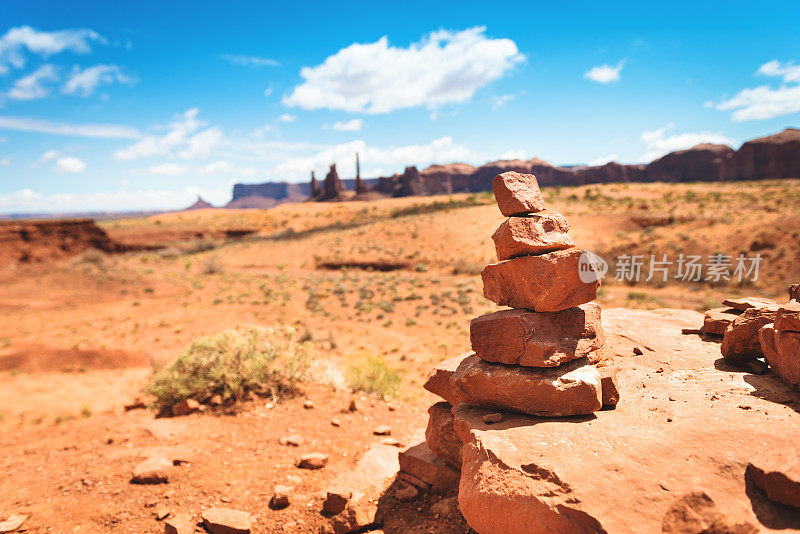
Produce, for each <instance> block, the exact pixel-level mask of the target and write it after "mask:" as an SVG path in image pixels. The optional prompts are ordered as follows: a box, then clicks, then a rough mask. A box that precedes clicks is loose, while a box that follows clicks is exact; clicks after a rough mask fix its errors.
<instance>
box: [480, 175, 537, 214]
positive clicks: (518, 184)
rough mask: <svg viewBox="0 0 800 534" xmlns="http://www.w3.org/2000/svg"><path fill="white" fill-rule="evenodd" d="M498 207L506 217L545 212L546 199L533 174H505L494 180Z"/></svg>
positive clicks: (493, 184) (493, 188)
mask: <svg viewBox="0 0 800 534" xmlns="http://www.w3.org/2000/svg"><path fill="white" fill-rule="evenodd" d="M492 190H493V191H494V198H495V199H496V200H497V207H499V208H500V212H501V213H502V214H503V215H505V216H506V217H508V216H511V215H521V214H527V213H536V212H539V211H544V209H545V206H544V198H542V192H541V191H540V190H539V184H538V183H537V182H536V177H535V176H534V175H532V174H520V173H518V172H513V171H512V172H504V173H502V174H498V175H497V176H495V177H494V180H492Z"/></svg>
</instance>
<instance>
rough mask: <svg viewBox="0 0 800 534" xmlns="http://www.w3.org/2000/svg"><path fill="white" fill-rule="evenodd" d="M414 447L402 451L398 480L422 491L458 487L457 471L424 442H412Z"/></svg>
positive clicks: (399, 458)
mask: <svg viewBox="0 0 800 534" xmlns="http://www.w3.org/2000/svg"><path fill="white" fill-rule="evenodd" d="M415 437H416V436H415ZM412 443H415V445H412V446H410V447H408V448H407V449H405V450H403V451H400V454H399V455H398V461H399V462H400V473H399V475H398V478H399V479H400V480H403V481H404V482H408V483H409V484H413V485H414V486H417V487H418V488H421V489H425V490H427V489H435V490H439V489H448V488H455V487H457V486H458V478H459V476H460V474H459V472H458V470H457V469H455V468H453V467H452V466H451V465H449V464H448V463H447V462H445V461H444V460H442V459H441V458H439V457H438V456H436V455H435V454H434V453H433V452H432V451H431V450H430V448H429V447H428V445H427V444H426V443H425V442H424V441H422V442H419V441H417V440H416V439H415V440H412Z"/></svg>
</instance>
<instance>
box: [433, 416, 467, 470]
mask: <svg viewBox="0 0 800 534" xmlns="http://www.w3.org/2000/svg"><path fill="white" fill-rule="evenodd" d="M452 408H453V407H452V406H451V405H450V403H449V402H437V403H436V404H434V405H433V406H431V407H430V408H428V427H427V428H426V429H425V443H427V444H428V448H429V449H430V450H431V452H433V453H434V454H436V455H437V456H439V457H440V458H442V459H443V460H445V461H446V462H447V463H449V464H450V465H452V466H454V467H456V468H461V440H460V439H458V436H456V432H455V430H453V413H452V411H451V410H452Z"/></svg>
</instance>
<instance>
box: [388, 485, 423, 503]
mask: <svg viewBox="0 0 800 534" xmlns="http://www.w3.org/2000/svg"><path fill="white" fill-rule="evenodd" d="M417 495H419V490H418V489H417V488H415V487H414V486H410V485H409V486H403V487H401V488H398V489H397V490H396V491H395V492H394V496H395V498H396V499H397V500H398V501H400V502H408V501H413V500H414V499H416V498H417Z"/></svg>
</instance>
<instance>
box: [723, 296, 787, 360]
mask: <svg viewBox="0 0 800 534" xmlns="http://www.w3.org/2000/svg"><path fill="white" fill-rule="evenodd" d="M777 312H778V306H777V305H775V306H769V307H763V308H747V309H746V310H744V312H742V314H741V315H740V316H739V317H737V318H736V319H734V321H733V322H732V323H731V324H730V325H728V328H727V329H726V330H725V335H724V337H723V338H722V347H721V348H720V349H721V351H722V356H724V357H725V361H727V362H728V363H732V364H734V365H742V364H745V363H747V362H748V361H750V360H752V359H755V358H759V357H761V356H763V353H762V352H761V343H760V342H759V339H758V331H759V329H760V328H761V327H762V326H764V325H767V324H769V323H772V322H774V321H775V316H776V314H777Z"/></svg>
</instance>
